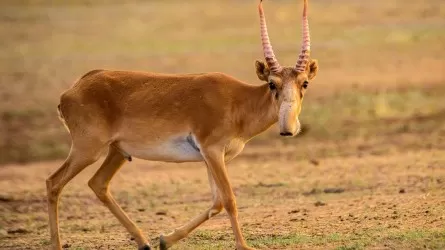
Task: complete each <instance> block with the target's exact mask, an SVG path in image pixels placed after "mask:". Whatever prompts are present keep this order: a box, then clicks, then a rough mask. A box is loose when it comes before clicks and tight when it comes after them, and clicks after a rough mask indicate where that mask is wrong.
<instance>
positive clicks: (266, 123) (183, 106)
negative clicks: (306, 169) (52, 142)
mask: <svg viewBox="0 0 445 250" xmlns="http://www.w3.org/2000/svg"><path fill="white" fill-rule="evenodd" d="M255 67H256V73H257V75H258V78H259V79H260V80H262V81H265V82H267V83H266V84H263V85H259V86H256V85H250V84H247V83H244V82H241V81H239V80H237V79H235V78H233V77H231V76H228V75H225V74H222V73H202V74H182V75H169V74H158V73H149V72H135V71H109V70H93V71H90V72H88V73H86V74H85V75H84V76H82V77H81V78H80V79H79V80H78V81H77V82H76V83H75V84H74V85H73V86H72V87H71V88H70V89H68V90H67V91H65V92H64V93H63V94H62V95H61V97H60V105H59V107H58V112H59V118H60V119H61V120H62V122H63V123H64V125H65V126H66V127H67V128H68V131H69V133H70V135H71V138H72V144H71V150H70V153H69V155H68V157H67V159H66V160H65V162H64V163H63V165H62V166H61V167H60V168H59V169H58V170H57V171H56V172H55V173H53V174H52V175H51V176H50V177H49V178H48V179H47V181H46V187H47V194H48V216H49V225H50V233H51V245H52V249H57V250H59V249H61V243H60V235H59V220H58V200H59V197H60V193H61V191H62V189H63V187H64V186H65V185H66V184H67V183H68V182H69V181H70V180H71V179H72V178H73V177H74V176H76V175H77V174H78V173H80V172H81V171H82V170H83V169H84V168H86V167H87V166H89V165H91V164H92V163H94V162H95V161H97V160H98V159H99V157H100V155H101V153H102V152H104V151H106V150H108V155H107V157H106V159H105V161H104V162H103V163H102V165H101V167H100V168H99V170H98V171H97V172H96V174H95V175H94V176H93V177H92V178H91V180H90V181H89V182H88V185H89V186H90V187H91V189H92V190H93V191H94V193H95V194H96V195H97V197H98V198H99V199H100V200H101V201H102V202H103V204H104V205H105V206H107V208H108V209H109V210H110V212H111V213H113V215H114V216H115V217H116V218H117V219H118V220H119V222H120V223H121V224H122V225H123V226H124V227H125V228H126V229H127V230H128V232H129V233H130V234H131V235H132V236H133V237H134V239H135V241H136V243H137V245H138V247H139V248H140V249H149V242H148V240H147V238H146V237H145V236H144V235H143V234H142V232H141V230H140V229H139V228H138V227H137V226H136V224H135V223H134V222H133V221H132V220H131V219H130V218H129V217H128V216H127V214H126V213H125V212H124V211H123V210H122V209H121V207H120V206H119V205H118V204H117V203H116V201H115V200H114V198H113V196H112V195H111V193H110V191H109V183H110V181H111V179H112V178H113V176H114V175H115V174H116V172H117V171H118V170H119V169H120V168H121V167H122V165H123V163H124V162H125V159H127V160H131V156H135V157H139V158H142V159H146V160H151V161H168V162H184V161H203V162H205V163H206V165H207V173H208V176H209V183H210V187H211V189H212V194H213V203H212V205H211V206H210V207H209V208H208V209H207V210H206V211H204V212H203V213H201V214H200V215H198V216H197V217H196V218H194V219H192V220H191V221H189V222H188V223H186V224H185V225H183V226H181V227H179V228H177V229H176V230H174V231H173V232H172V233H170V234H168V235H161V237H160V241H159V246H160V249H167V248H169V247H170V246H172V245H173V244H175V243H176V242H177V241H179V240H180V239H183V238H184V237H186V236H187V235H188V234H189V233H190V232H192V231H193V230H194V229H195V228H197V227H198V226H199V225H201V224H202V223H203V222H205V221H206V220H208V219H210V217H212V216H214V215H216V214H218V213H219V212H220V211H221V210H222V208H224V209H225V210H226V211H227V214H228V216H229V219H230V223H231V225H232V230H233V233H234V236H235V242H236V248H237V249H238V250H245V249H253V248H250V247H248V246H247V244H246V242H245V240H244V237H243V235H242V233H241V227H240V225H239V222H238V211H237V206H236V200H235V195H234V193H233V190H232V187H231V185H230V181H229V178H228V175H227V170H226V167H225V164H226V163H227V162H228V161H230V160H231V159H233V158H235V157H236V156H237V155H238V154H239V153H241V151H242V150H243V148H244V145H245V143H247V142H248V141H249V140H250V139H251V138H253V137H254V136H256V135H258V134H259V133H261V132H263V131H265V130H266V129H268V128H269V127H270V126H272V125H273V124H274V123H276V122H277V121H279V127H280V134H281V135H285V136H289V135H290V136H294V135H296V134H297V133H298V132H299V130H300V125H299V124H300V123H299V121H298V116H299V114H300V112H301V105H302V101H303V97H304V93H305V91H306V90H305V89H304V88H303V85H304V82H306V81H309V80H312V79H313V78H314V77H315V76H316V74H317V72H318V63H317V62H316V61H315V60H310V62H309V63H308V64H307V66H306V70H305V71H301V72H298V71H297V69H296V68H295V67H280V70H279V71H274V72H271V70H269V68H268V66H267V65H266V64H265V63H264V62H260V61H257V62H256V63H255ZM269 83H272V84H269ZM271 85H273V88H272V89H271V88H270V86H271Z"/></svg>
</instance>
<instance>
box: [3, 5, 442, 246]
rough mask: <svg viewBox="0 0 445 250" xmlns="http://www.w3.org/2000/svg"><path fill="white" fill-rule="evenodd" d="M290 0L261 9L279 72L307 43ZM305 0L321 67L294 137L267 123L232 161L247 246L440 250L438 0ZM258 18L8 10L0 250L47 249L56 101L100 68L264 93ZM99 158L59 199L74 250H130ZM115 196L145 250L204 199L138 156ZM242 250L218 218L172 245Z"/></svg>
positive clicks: (183, 170)
mask: <svg viewBox="0 0 445 250" xmlns="http://www.w3.org/2000/svg"><path fill="white" fill-rule="evenodd" d="M296 2H297V1H264V5H265V11H266V17H267V20H268V27H269V29H270V32H269V33H270V36H271V40H272V45H273V46H274V50H275V54H276V55H277V57H278V58H279V60H280V62H281V63H282V64H283V65H290V64H292V63H293V62H294V61H295V60H296V56H297V54H298V51H297V50H298V49H299V48H300V46H299V42H300V40H299V37H300V33H299V32H300V26H299V24H300V15H299V13H300V12H299V11H298V12H297V10H298V8H299V6H300V5H298V4H297V3H296ZM310 4H311V5H310V25H311V26H310V27H311V32H312V33H311V34H312V43H313V46H312V49H313V53H312V55H313V56H314V57H315V58H316V59H318V60H319V62H320V71H319V76H317V78H316V79H315V80H314V81H313V82H311V84H310V87H309V89H308V91H307V94H306V96H305V101H304V104H303V110H302V114H301V117H300V120H301V122H302V124H303V132H302V134H301V135H299V136H297V137H295V138H286V139H284V138H280V137H279V135H278V131H277V128H276V127H273V128H271V129H270V130H269V131H267V132H265V133H264V134H262V135H260V136H258V137H257V138H255V139H254V140H252V141H251V142H249V143H248V144H247V145H246V148H245V150H244V152H243V153H242V154H241V155H240V156H238V157H237V158H236V159H234V160H233V161H232V162H230V163H229V164H228V169H229V174H230V178H231V182H232V185H233V187H234V190H235V194H236V197H237V205H238V208H239V219H240V223H241V227H242V230H243V232H244V235H245V237H246V239H247V241H248V243H249V245H251V246H253V247H256V248H258V249H338V250H340V249H342V250H346V249H445V101H444V100H443V97H444V96H445V71H444V70H443V69H444V68H445V60H444V58H445V50H444V49H443V48H445V42H444V41H445V32H444V29H443V27H444V25H445V23H444V19H443V16H444V15H445V5H444V4H443V1H441V0H428V1H405V0H394V1H384V0H376V1H366V2H363V1H360V2H359V1H351V0H338V1H324V0H319V1H315V0H314V1H312V0H311V1H310ZM256 7H257V2H254V1H251V2H247V1H246V2H244V1H243V2H242V3H240V2H239V1H224V4H223V3H222V2H221V1H205V2H204V1H188V2H187V4H184V2H183V1H149V2H143V3H142V2H141V1H131V2H129V3H127V4H122V3H119V2H117V1H107V2H102V1H89V0H84V1H81V2H79V1H64V2H63V3H62V2H59V3H57V4H50V3H48V2H45V1H26V0H24V1H2V2H1V3H0V34H1V35H2V37H3V38H4V39H0V40H1V45H2V46H0V55H1V57H0V58H2V59H4V60H1V61H0V68H1V69H2V70H1V71H2V74H0V100H1V103H0V104H1V105H0V163H1V164H2V165H1V166H0V249H48V247H49V245H50V241H49V228H48V219H47V208H46V188H45V180H46V178H47V177H48V176H49V175H50V174H51V173H53V172H54V171H56V169H57V168H58V167H59V166H60V165H61V164H62V161H63V158H64V157H65V156H66V154H67V150H68V149H69V136H68V134H67V133H66V131H65V130H64V128H63V126H62V124H61V123H60V122H59V120H58V119H57V114H56V112H55V110H56V109H55V107H56V106H57V103H58V98H59V94H60V92H61V91H63V90H64V89H66V88H68V87H69V86H70V85H71V84H72V82H73V81H74V80H75V79H76V78H77V77H79V76H80V75H82V74H83V73H85V72H86V71H88V70H91V69H93V68H115V69H132V70H149V71H157V72H168V73H175V72H188V73H190V72H206V71H221V72H225V73H228V74H231V75H233V76H235V77H237V78H239V79H241V80H244V81H247V82H250V83H252V84H258V83H259V81H258V80H257V79H256V76H255V72H254V60H255V59H260V58H261V57H262V54H261V47H260V39H259V27H258V19H257V12H256V11H257V10H256ZM297 14H298V15H297ZM203 20H205V21H203ZM102 160H103V159H102ZM102 160H100V161H98V162H97V163H95V164H94V165H92V166H90V167H88V168H87V169H85V170H84V171H83V172H82V173H80V174H79V175H78V176H77V177H76V178H74V180H73V181H72V182H70V183H69V184H68V186H67V187H66V188H65V189H64V191H63V192H62V197H61V202H60V227H61V237H62V244H63V245H64V247H65V248H67V249H135V248H136V244H135V242H134V241H133V240H132V239H131V237H130V235H129V234H128V233H127V232H126V231H125V229H124V228H123V226H121V225H120V223H119V222H118V221H117V219H116V218H114V217H113V215H112V214H111V213H110V212H109V211H108V210H107V209H106V208H105V206H103V205H102V204H101V202H100V201H99V200H98V199H97V198H96V197H95V195H94V193H93V192H92V190H90V189H89V187H88V185H87V182H88V180H89V178H90V177H91V176H92V175H93V174H94V172H95V170H97V168H98V167H99V165H100V164H101V161H102ZM111 191H112V193H113V195H114V196H115V199H116V200H117V201H118V203H119V204H120V205H121V206H122V207H123V209H124V210H125V211H126V212H127V213H128V214H129V216H130V217H131V218H132V219H133V220H134V221H135V222H136V223H137V225H138V226H139V227H140V228H141V229H142V231H143V232H144V233H145V235H147V237H149V238H151V239H152V243H153V244H156V243H157V242H158V239H157V237H159V235H160V234H161V233H169V232H171V231H172V230H174V228H176V227H178V226H180V225H182V224H184V223H185V222H187V221H188V220H190V219H191V218H193V217H194V216H196V215H198V214H199V213H201V212H202V211H204V210H205V209H206V208H207V207H208V206H210V204H211V194H210V189H209V185H208V183H207V174H206V169H205V166H204V164H202V163H182V164H167V163H160V162H147V161H141V160H138V159H134V161H133V162H130V163H126V164H125V165H124V167H123V169H122V170H121V171H120V172H118V174H117V175H116V177H115V178H114V179H113V181H112V185H111ZM234 248H235V245H234V239H233V234H232V231H231V227H230V223H229V220H228V218H227V215H226V213H225V212H222V213H221V214H219V215H217V216H216V217H214V218H212V219H211V220H209V221H207V222H205V223H204V224H203V225H202V226H201V227H199V228H198V229H197V230H195V231H194V232H192V233H191V234H190V235H189V236H188V237H187V238H185V239H183V240H181V241H180V242H179V243H178V244H177V245H174V246H173V247H172V249H176V250H179V249H185V250H189V249H190V250H195V249H197V250H201V249H212V250H213V249H234Z"/></svg>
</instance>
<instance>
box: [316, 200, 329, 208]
mask: <svg viewBox="0 0 445 250" xmlns="http://www.w3.org/2000/svg"><path fill="white" fill-rule="evenodd" d="M314 205H315V206H316V207H321V206H326V203H324V202H322V201H317V202H315V203H314Z"/></svg>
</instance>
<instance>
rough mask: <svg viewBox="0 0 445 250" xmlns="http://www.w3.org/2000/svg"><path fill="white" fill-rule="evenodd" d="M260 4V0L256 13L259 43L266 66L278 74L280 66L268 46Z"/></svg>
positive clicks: (270, 46)
mask: <svg viewBox="0 0 445 250" xmlns="http://www.w3.org/2000/svg"><path fill="white" fill-rule="evenodd" d="M262 2H263V1H262V0H260V4H259V5H258V11H259V13H260V27H261V42H262V44H263V53H264V58H265V59H266V63H267V66H269V69H270V71H272V72H280V71H281V66H280V64H279V63H278V61H277V59H276V58H275V55H274V53H273V50H272V45H271V44H270V40H269V34H268V33H267V26H266V18H265V17H264V11H263V6H262Z"/></svg>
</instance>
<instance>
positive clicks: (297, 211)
mask: <svg viewBox="0 0 445 250" xmlns="http://www.w3.org/2000/svg"><path fill="white" fill-rule="evenodd" d="M299 212H300V209H294V210H291V211H290V212H288V214H296V213H299Z"/></svg>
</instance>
